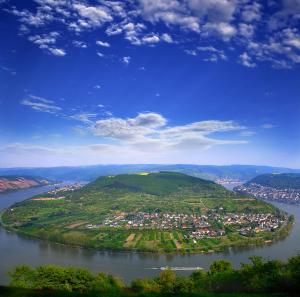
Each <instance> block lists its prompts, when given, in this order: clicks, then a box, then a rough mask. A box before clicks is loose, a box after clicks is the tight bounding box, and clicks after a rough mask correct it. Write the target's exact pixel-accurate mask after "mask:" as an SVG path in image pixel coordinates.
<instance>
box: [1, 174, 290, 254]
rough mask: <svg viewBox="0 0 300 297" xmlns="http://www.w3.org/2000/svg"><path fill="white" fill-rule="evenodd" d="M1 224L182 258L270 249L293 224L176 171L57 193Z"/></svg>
mask: <svg viewBox="0 0 300 297" xmlns="http://www.w3.org/2000/svg"><path fill="white" fill-rule="evenodd" d="M2 222H3V224H4V226H5V227H6V228H9V229H13V230H15V231H17V232H19V233H22V234H26V235H29V236H33V237H37V238H41V239H45V240H50V241H54V242H59V243H66V244H71V245H76V246H83V247H89V248H96V249H114V250H131V251H151V252H180V253H184V252H190V253H196V252H213V251H223V250H226V249H227V248H229V247H231V246H237V245H243V246H244V245H249V244H252V245H253V244H264V243H265V242H266V241H267V242H269V241H270V240H273V239H275V238H279V237H282V236H285V235H286V234H288V230H289V228H290V227H291V225H292V220H290V221H288V218H287V216H286V214H284V213H282V212H280V211H279V210H278V209H276V208H274V207H273V206H272V205H270V204H267V203H265V202H262V201H259V200H256V199H253V198H250V197H246V196H240V195H239V194H236V193H233V192H231V191H228V190H226V189H225V188H224V187H222V186H220V185H217V184H215V183H214V182H211V181H206V180H202V179H199V178H195V177H191V176H188V175H185V174H182V173H174V172H160V173H140V174H124V175H116V176H107V177H101V178H99V179H97V180H95V181H94V182H92V183H90V184H88V185H86V186H85V187H82V188H81V189H77V190H76V189H75V190H62V191H61V190H59V191H58V190H53V191H50V192H48V193H44V194H42V195H38V196H35V197H32V198H31V199H28V200H26V201H23V202H21V203H17V204H15V205H13V206H11V207H10V208H9V209H7V210H6V211H5V212H4V214H3V215H2ZM262 222H263V223H262Z"/></svg>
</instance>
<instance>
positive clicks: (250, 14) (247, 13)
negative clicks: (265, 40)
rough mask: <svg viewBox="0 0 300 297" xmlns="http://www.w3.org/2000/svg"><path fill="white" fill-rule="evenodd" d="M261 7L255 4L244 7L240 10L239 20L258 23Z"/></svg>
mask: <svg viewBox="0 0 300 297" xmlns="http://www.w3.org/2000/svg"><path fill="white" fill-rule="evenodd" d="M260 9H261V5H260V4H259V3H257V2H253V3H251V4H248V5H245V6H244V7H243V10H242V15H241V18H242V19H243V21H244V22H253V21H259V20H260V19H261V11H260Z"/></svg>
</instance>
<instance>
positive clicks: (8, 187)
mask: <svg viewBox="0 0 300 297" xmlns="http://www.w3.org/2000/svg"><path fill="white" fill-rule="evenodd" d="M48 184H49V181H48V180H46V179H43V178H41V177H33V176H16V175H12V176H0V193H4V192H9V191H15V190H20V189H27V188H31V187H38V186H45V185H48Z"/></svg>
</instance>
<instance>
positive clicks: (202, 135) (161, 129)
mask: <svg viewBox="0 0 300 297" xmlns="http://www.w3.org/2000/svg"><path fill="white" fill-rule="evenodd" d="M167 123H168V121H167V119H166V118H164V117H163V116H162V115H160V114H158V113H153V112H152V113H150V112H149V113H140V114H139V115H138V116H136V117H135V118H127V119H122V118H116V117H110V118H107V119H101V120H97V121H95V122H94V124H93V125H92V126H90V127H89V130H90V131H91V132H92V133H93V134H94V135H95V136H99V137H104V138H110V139H112V140H115V141H119V144H122V145H126V146H133V147H135V148H138V149H141V150H145V149H149V148H150V147H151V149H154V148H156V149H158V148H159V149H162V148H164V149H167V148H169V149H176V150H177V149H180V148H181V149H183V148H184V149H187V148H188V149H195V148H199V149H201V148H208V147H210V146H213V145H225V144H244V143H245V141H243V140H228V139H226V140H224V139H217V138H212V137H209V135H211V134H214V133H226V132H233V131H242V130H244V129H246V127H244V126H241V125H239V124H237V123H236V122H234V121H218V120H211V121H201V122H194V123H191V124H187V125H182V126H173V127H170V126H167ZM149 146H150V147H149Z"/></svg>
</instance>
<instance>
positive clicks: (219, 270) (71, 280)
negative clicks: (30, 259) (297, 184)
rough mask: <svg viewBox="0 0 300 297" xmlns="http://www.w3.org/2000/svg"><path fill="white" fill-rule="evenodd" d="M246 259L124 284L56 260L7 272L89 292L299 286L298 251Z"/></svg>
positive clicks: (285, 289) (21, 280)
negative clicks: (236, 266)
mask: <svg viewBox="0 0 300 297" xmlns="http://www.w3.org/2000/svg"><path fill="white" fill-rule="evenodd" d="M250 260H251V261H250V263H249V264H242V265H241V268H240V269H237V270H236V269H233V267H232V265H231V263H230V262H228V261H225V260H218V261H215V262H214V263H213V264H212V265H211V267H210V269H209V271H207V272H206V271H203V270H197V271H195V272H193V273H192V274H191V275H190V276H189V277H183V276H179V275H177V274H176V273H175V272H174V271H172V270H170V269H167V270H164V271H162V272H161V273H160V274H159V276H158V277H155V278H151V279H150V278H145V279H136V280H134V281H132V283H131V284H130V285H127V286H126V285H125V283H124V282H123V281H122V280H121V279H119V278H118V277H114V276H111V275H107V274H105V273H99V274H96V275H95V274H93V273H91V272H90V271H88V270H86V269H80V268H63V267H59V266H55V265H45V266H40V267H37V268H30V267H28V266H24V265H22V266H17V267H16V268H15V269H14V270H13V271H11V272H10V273H9V274H10V277H11V283H10V286H11V287H19V288H23V289H39V290H50V291H51V290H58V291H65V292H75V293H76V292H77V293H85V294H88V295H87V296H90V294H91V296H92V295H93V294H95V295H94V296H96V295H97V294H101V296H122V295H124V296H126V295H128V294H129V295H137V296H140V295H143V296H159V295H174V296H182V295H188V294H194V295H195V296H200V295H202V294H204V296H206V294H208V295H207V296H212V295H210V294H214V293H232V294H233V293H236V294H242V293H258V294H270V293H272V294H274V293H283V294H290V295H295V296H296V295H297V292H299V291H300V282H299V281H300V255H299V256H295V257H292V258H290V259H289V260H288V261H287V262H286V263H284V262H281V261H279V260H270V261H264V260H263V259H262V258H261V257H252V258H250ZM66 294H67V293H66ZM68 294H69V293H68ZM103 294H104V295H103ZM199 294H200V295H199ZM66 296H68V295H66ZM70 296H71V295H70ZM72 296H73V295H72ZM74 296H75V295H74ZM239 296H242V295H239Z"/></svg>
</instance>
